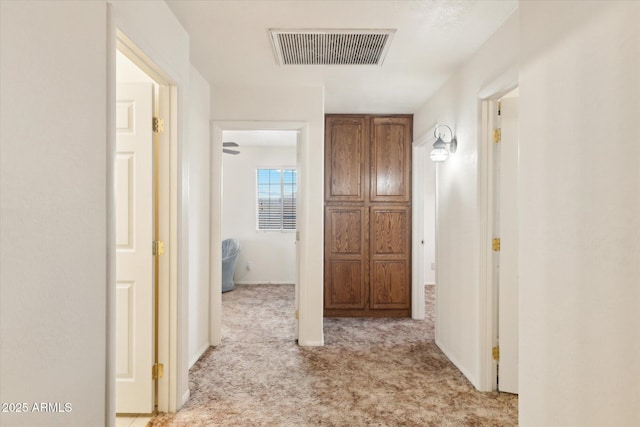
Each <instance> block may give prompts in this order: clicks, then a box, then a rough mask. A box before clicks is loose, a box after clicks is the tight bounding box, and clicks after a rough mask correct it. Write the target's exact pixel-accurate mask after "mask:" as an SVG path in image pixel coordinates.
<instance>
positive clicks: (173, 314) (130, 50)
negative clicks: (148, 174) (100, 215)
mask: <svg viewBox="0 0 640 427" xmlns="http://www.w3.org/2000/svg"><path fill="white" fill-rule="evenodd" d="M108 35H109V40H108V46H107V47H108V55H109V57H108V64H109V67H108V77H107V79H108V87H107V90H108V91H109V95H110V96H109V102H108V111H109V112H110V113H108V117H107V121H108V123H109V128H108V129H109V138H108V140H109V144H108V147H107V181H108V183H107V188H108V197H107V199H108V200H107V218H108V220H107V234H108V245H107V258H108V259H107V277H108V280H107V284H108V285H109V289H107V346H106V347H107V376H108V381H107V411H108V412H107V420H109V419H110V417H111V416H115V355H116V353H115V344H116V341H115V326H114V325H115V321H116V307H115V287H114V286H111V284H112V283H115V277H116V274H115V271H116V269H115V267H116V266H115V181H114V176H115V175H114V174H115V152H116V143H115V140H116V136H115V116H114V115H113V113H111V112H112V111H115V108H116V97H115V88H116V83H117V81H116V77H115V76H116V72H115V67H116V65H115V57H116V50H119V51H120V52H121V53H123V54H124V55H125V56H127V57H128V58H129V59H130V60H131V61H132V62H133V63H134V64H136V65H137V66H138V67H139V68H140V69H141V70H142V71H144V72H145V73H146V74H147V75H149V76H150V77H151V78H152V79H153V80H155V81H156V82H157V83H158V85H159V102H158V105H159V110H160V114H161V115H162V116H164V119H165V133H163V134H160V135H159V138H160V141H159V146H160V147H161V148H162V150H161V151H160V153H159V156H160V161H159V163H160V165H159V168H158V175H159V181H160V186H161V188H162V189H161V191H163V192H165V194H169V197H168V198H165V199H162V200H160V204H159V215H160V220H159V222H160V224H159V226H160V235H161V236H163V237H164V236H166V237H165V238H164V239H163V240H165V248H166V250H165V255H164V256H161V257H160V258H159V270H160V275H159V298H158V330H157V333H158V341H157V346H158V361H159V363H163V364H164V376H163V377H162V378H160V379H159V380H158V393H157V403H158V406H157V410H158V411H160V412H174V411H175V410H176V409H177V407H178V404H179V403H183V402H184V401H186V398H188V396H186V397H185V396H181V399H182V402H178V396H177V393H178V382H177V376H178V368H179V366H178V350H179V348H178V321H177V319H178V305H177V294H178V286H177V283H178V247H179V246H178V240H179V239H178V237H179V235H178V156H177V153H178V131H177V125H178V115H177V111H178V97H177V86H176V84H175V82H174V81H173V80H172V79H171V78H170V77H169V76H168V75H167V74H166V73H165V72H164V71H163V70H162V69H161V68H160V67H159V66H157V65H156V64H155V63H154V62H153V61H152V60H151V59H150V58H149V57H148V56H146V55H145V54H144V53H143V52H142V51H141V50H140V49H139V48H138V47H137V46H136V45H135V43H134V42H133V41H131V39H129V38H128V37H127V36H126V35H125V33H124V32H122V31H121V30H120V29H119V28H117V26H116V25H115V22H114V19H113V16H112V12H111V8H109V31H108ZM149 244H150V245H151V242H150V243H149ZM150 250H151V248H150Z"/></svg>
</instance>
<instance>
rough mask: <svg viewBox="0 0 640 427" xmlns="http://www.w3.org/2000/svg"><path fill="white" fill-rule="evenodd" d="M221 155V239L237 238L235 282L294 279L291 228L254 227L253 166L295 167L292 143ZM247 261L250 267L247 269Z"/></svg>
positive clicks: (254, 172) (251, 282)
mask: <svg viewBox="0 0 640 427" xmlns="http://www.w3.org/2000/svg"><path fill="white" fill-rule="evenodd" d="M239 150H240V154H239V155H237V156H231V155H226V154H225V155H223V163H222V171H223V178H222V182H223V195H222V209H223V211H222V239H227V238H236V239H239V240H240V248H241V250H240V254H239V256H238V263H237V265H236V270H235V275H234V278H235V281H236V283H248V284H257V283H295V262H296V258H295V257H296V253H295V249H296V248H295V240H296V235H295V231H293V230H292V231H258V230H256V169H257V168H259V167H276V168H277V167H293V168H295V167H296V147H295V146H293V147H255V146H241V147H240V148H239ZM247 263H250V264H251V270H248V269H247Z"/></svg>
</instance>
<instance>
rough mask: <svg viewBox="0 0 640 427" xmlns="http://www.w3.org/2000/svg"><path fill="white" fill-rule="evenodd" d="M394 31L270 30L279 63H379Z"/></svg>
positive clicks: (380, 63) (382, 59)
mask: <svg viewBox="0 0 640 427" xmlns="http://www.w3.org/2000/svg"><path fill="white" fill-rule="evenodd" d="M395 31H396V30H269V33H270V34H271V41H272V42H273V48H274V51H275V55H276V60H277V61H278V63H279V64H280V65H382V62H383V61H384V57H385V55H386V53H387V50H388V48H389V43H390V42H391V38H392V37H393V34H394V33H395Z"/></svg>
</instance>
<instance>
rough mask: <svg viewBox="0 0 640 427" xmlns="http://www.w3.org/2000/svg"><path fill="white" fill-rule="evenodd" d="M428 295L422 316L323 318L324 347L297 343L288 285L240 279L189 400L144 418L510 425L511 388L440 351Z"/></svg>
mask: <svg viewBox="0 0 640 427" xmlns="http://www.w3.org/2000/svg"><path fill="white" fill-rule="evenodd" d="M425 296H426V311H427V320H425V321H415V320H410V319H376V320H372V319H354V318H351V319H325V321H324V329H325V340H326V342H325V346H324V347H299V346H297V345H296V344H295V342H294V340H293V336H294V322H293V313H292V312H293V306H294V304H293V299H294V288H293V286H291V285H251V286H243V285H240V286H237V287H236V290H234V291H233V292H228V293H225V294H223V311H224V314H223V319H224V320H223V341H222V344H221V345H220V346H218V347H217V348H210V349H209V350H208V351H207V352H206V353H205V354H204V355H203V356H202V358H201V359H200V360H199V361H198V362H197V363H196V364H195V365H194V367H193V368H192V370H191V372H190V389H191V398H190V400H189V401H188V402H187V404H186V405H185V406H184V407H183V409H182V410H181V411H180V412H178V413H177V414H164V415H160V416H158V417H156V418H155V419H154V420H153V421H152V422H151V424H150V426H153V427H165V426H175V427H178V426H180V427H187V426H189V427H190V426H212V425H234V426H254V425H278V426H315V425H327V426H364V425H380V426H398V425H416V426H418V425H420V426H426V425H432V426H513V425H517V417H518V414H517V406H518V400H517V397H516V396H513V395H508V394H499V393H480V392H477V391H476V390H475V389H474V388H473V386H472V385H471V384H470V383H469V382H468V381H467V380H466V379H465V378H464V376H463V375H462V374H461V373H460V372H459V371H458V370H457V369H456V368H455V367H454V366H453V364H451V362H449V361H448V360H447V358H446V357H445V356H444V355H443V354H442V353H441V352H440V351H439V349H438V348H437V346H436V345H435V343H434V341H433V339H434V330H433V317H432V314H433V301H434V293H433V287H432V286H427V287H426V291H425Z"/></svg>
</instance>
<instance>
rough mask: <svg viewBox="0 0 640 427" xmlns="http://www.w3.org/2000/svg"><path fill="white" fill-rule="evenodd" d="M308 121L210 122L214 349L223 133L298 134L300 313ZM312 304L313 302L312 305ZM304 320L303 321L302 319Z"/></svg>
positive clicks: (218, 327)
mask: <svg viewBox="0 0 640 427" xmlns="http://www.w3.org/2000/svg"><path fill="white" fill-rule="evenodd" d="M307 128H308V124H307V122H296V121H260V120H247V121H217V120H212V121H211V135H210V138H211V217H210V230H211V232H210V233H211V234H210V247H211V255H210V260H211V262H210V275H209V277H210V279H209V289H211V297H210V298H211V299H210V302H209V313H210V314H209V319H210V323H209V342H210V343H211V345H212V346H217V345H219V344H220V342H221V340H222V209H221V207H222V142H223V141H222V139H223V138H222V133H223V132H224V131H236V130H256V131H258V130H286V131H297V132H298V139H297V141H296V170H297V176H298V186H297V188H298V194H297V200H298V201H297V212H296V215H297V218H298V221H297V224H296V245H297V248H296V255H297V257H296V284H295V311H296V313H298V312H299V310H300V306H304V305H306V303H307V299H306V298H305V296H306V294H307V292H306V288H305V281H304V280H301V279H304V277H303V276H301V273H300V272H301V266H302V265H304V263H305V259H306V253H305V251H304V248H303V247H301V245H300V239H299V236H300V234H301V233H302V232H303V227H304V221H300V218H302V217H303V216H304V212H305V210H304V209H305V202H304V193H303V191H304V185H301V184H300V180H301V179H302V177H304V169H305V164H304V157H303V156H302V155H301V147H302V146H303V145H305V144H306V143H307V138H308V129H307ZM311 303H312V302H311ZM302 320H303V321H304V318H303V319H302ZM295 322H296V327H295V337H294V338H295V339H296V340H299V338H300V337H299V330H300V329H301V328H300V322H301V319H299V318H298V316H296V320H295Z"/></svg>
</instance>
